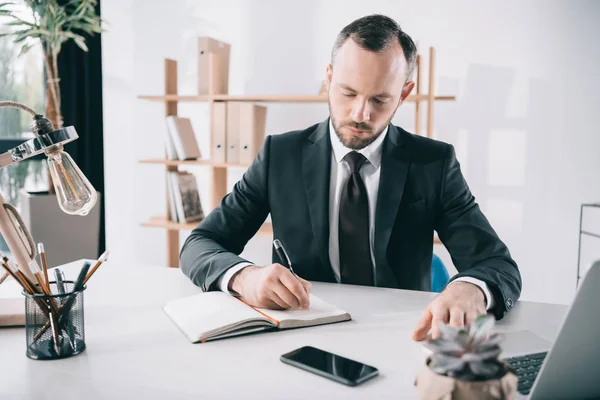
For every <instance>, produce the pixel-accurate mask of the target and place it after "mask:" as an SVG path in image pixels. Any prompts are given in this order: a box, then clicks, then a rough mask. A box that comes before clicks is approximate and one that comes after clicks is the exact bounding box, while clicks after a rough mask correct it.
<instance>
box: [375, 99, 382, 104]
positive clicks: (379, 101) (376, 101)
mask: <svg viewBox="0 0 600 400" xmlns="http://www.w3.org/2000/svg"><path fill="white" fill-rule="evenodd" d="M373 102H374V103H375V104H385V102H383V101H381V100H379V99H373Z"/></svg>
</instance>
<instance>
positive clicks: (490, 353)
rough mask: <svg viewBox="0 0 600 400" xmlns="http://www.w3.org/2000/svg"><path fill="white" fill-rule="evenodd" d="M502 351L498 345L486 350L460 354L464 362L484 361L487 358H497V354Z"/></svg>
mask: <svg viewBox="0 0 600 400" xmlns="http://www.w3.org/2000/svg"><path fill="white" fill-rule="evenodd" d="M500 353H502V349H500V347H499V346H496V347H495V348H492V349H490V350H487V351H485V352H483V353H467V354H465V355H463V356H462V359H463V360H464V361H466V362H469V363H471V362H484V361H486V360H489V359H495V360H497V359H498V356H499V355H500Z"/></svg>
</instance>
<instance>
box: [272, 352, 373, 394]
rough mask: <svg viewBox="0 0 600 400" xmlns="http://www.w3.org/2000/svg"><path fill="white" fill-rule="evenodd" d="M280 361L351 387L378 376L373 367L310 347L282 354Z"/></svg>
mask: <svg viewBox="0 0 600 400" xmlns="http://www.w3.org/2000/svg"><path fill="white" fill-rule="evenodd" d="M281 361H283V362H285V363H287V364H291V365H294V366H296V367H299V368H302V369H305V370H308V371H311V372H314V373H316V374H318V375H322V376H325V377H327V378H330V379H333V380H335V381H338V382H341V383H344V384H346V385H352V386H353V385H357V384H359V383H361V382H364V381H366V380H367V379H369V378H372V377H374V376H377V374H378V370H377V368H375V367H372V366H370V365H366V364H363V363H360V362H358V361H354V360H350V359H349V358H345V357H342V356H338V355H336V354H333V353H329V352H327V351H324V350H320V349H317V348H315V347H311V346H305V347H301V348H299V349H296V350H294V351H291V352H289V353H287V354H284V355H282V356H281Z"/></svg>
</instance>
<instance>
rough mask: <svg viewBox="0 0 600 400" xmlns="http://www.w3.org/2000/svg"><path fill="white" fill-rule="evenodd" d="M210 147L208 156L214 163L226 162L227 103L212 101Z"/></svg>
mask: <svg viewBox="0 0 600 400" xmlns="http://www.w3.org/2000/svg"><path fill="white" fill-rule="evenodd" d="M211 143H212V148H211V155H210V158H211V160H212V161H213V162H214V163H223V164H225V163H226V162H227V157H226V154H227V103H226V102H215V103H213V114H212V141H211Z"/></svg>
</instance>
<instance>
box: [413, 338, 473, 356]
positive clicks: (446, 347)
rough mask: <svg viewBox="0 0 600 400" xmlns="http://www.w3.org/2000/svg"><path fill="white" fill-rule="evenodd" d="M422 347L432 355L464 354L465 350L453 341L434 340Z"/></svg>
mask: <svg viewBox="0 0 600 400" xmlns="http://www.w3.org/2000/svg"><path fill="white" fill-rule="evenodd" d="M423 345H424V346H425V347H427V348H428V349H429V350H431V351H432V352H434V353H446V354H462V353H464V352H465V348H464V347H463V346H461V345H460V344H459V343H457V342H455V341H445V340H441V339H435V340H428V341H426V342H425V343H423Z"/></svg>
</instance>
